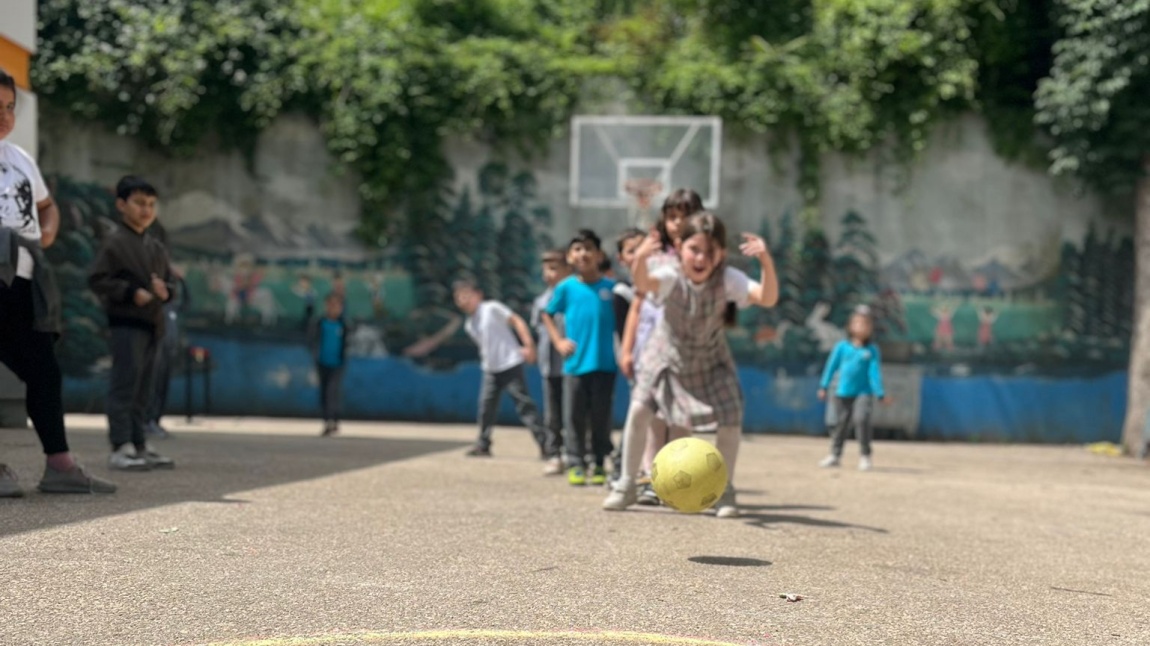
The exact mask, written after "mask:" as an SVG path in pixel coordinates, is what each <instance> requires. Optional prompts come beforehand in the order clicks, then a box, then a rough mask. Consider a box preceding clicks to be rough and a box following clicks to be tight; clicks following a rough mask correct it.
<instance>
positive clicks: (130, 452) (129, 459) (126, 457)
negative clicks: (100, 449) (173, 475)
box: [108, 444, 152, 471]
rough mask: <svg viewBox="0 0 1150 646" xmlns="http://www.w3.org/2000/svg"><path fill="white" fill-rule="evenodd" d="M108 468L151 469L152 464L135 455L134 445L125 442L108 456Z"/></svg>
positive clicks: (123, 469)
mask: <svg viewBox="0 0 1150 646" xmlns="http://www.w3.org/2000/svg"><path fill="white" fill-rule="evenodd" d="M108 468H110V469H117V470H119V471H151V470H152V465H150V464H148V461H147V460H145V459H144V458H142V457H139V456H137V455H136V447H134V446H132V445H131V444H125V445H124V446H121V447H120V448H118V449H116V450H115V451H113V452H112V454H111V455H109V456H108Z"/></svg>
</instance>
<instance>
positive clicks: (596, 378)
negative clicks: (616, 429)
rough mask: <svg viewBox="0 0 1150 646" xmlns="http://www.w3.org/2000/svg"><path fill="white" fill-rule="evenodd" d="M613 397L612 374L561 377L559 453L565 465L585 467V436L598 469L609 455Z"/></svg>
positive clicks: (591, 373) (599, 373) (613, 380)
mask: <svg viewBox="0 0 1150 646" xmlns="http://www.w3.org/2000/svg"><path fill="white" fill-rule="evenodd" d="M614 398H615V373H614V372H589V373H587V374H585V375H566V376H565V377H564V378H563V412H564V415H565V417H566V424H564V430H565V431H566V437H564V439H563V452H564V456H565V460H566V463H567V466H569V467H582V466H587V465H586V464H585V462H586V456H587V436H588V435H590V436H591V455H592V459H593V460H594V462H595V466H597V467H601V466H603V465H604V463H606V461H607V456H608V455H610V454H611V450H612V448H613V447H612V445H611V405H612V402H613V400H614Z"/></svg>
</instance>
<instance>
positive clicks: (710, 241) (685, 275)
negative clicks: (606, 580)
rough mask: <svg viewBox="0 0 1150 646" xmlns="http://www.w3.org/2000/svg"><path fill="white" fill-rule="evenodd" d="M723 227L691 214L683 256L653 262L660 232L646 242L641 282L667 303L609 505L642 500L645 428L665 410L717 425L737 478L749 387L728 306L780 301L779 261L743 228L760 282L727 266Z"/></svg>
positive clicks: (725, 505)
mask: <svg viewBox="0 0 1150 646" xmlns="http://www.w3.org/2000/svg"><path fill="white" fill-rule="evenodd" d="M725 238H726V236H725V230H724V227H723V224H722V222H721V221H720V220H719V219H718V218H716V217H715V216H714V215H711V214H710V213H699V214H696V215H694V216H692V217H691V218H690V219H689V220H688V222H687V225H686V226H685V227H684V233H683V236H682V241H681V243H680V255H681V259H680V262H679V263H677V264H674V265H670V266H663V267H654V268H652V269H650V270H648V269H647V268H648V267H650V266H651V265H649V264H648V262H647V261H648V259H649V256H650V254H651V252H652V251H653V250H654V249H655V248H656V247H657V238H654V237H652V238H650V239H649V242H644V245H643V246H642V247H641V252H640V256H639V258H638V259H637V260H636V267H637V269H640V268H641V269H643V270H642V271H636V284H638V283H639V282H640V281H641V280H642V281H644V282H645V283H647V285H648V286H649V285H650V284H651V283H652V282H654V283H656V284H657V285H658V289H657V290H654V292H655V293H653V294H651V295H650V296H653V297H657V298H658V299H659V301H660V302H661V303H662V304H663V319H662V320H661V321H659V323H658V325H657V327H656V328H655V331H654V332H653V333H652V334H651V337H650V339H648V340H647V343H646V345H645V347H644V348H643V356H642V361H641V365H642V370H640V371H638V375H637V376H636V383H635V385H634V388H633V389H632V391H631V407H630V409H629V410H628V414H627V424H626V427H625V428H624V431H623V434H624V436H623V462H624V464H623V473H622V475H621V477H620V478H619V480H618V482H617V484H616V486H615V488H614V490H613V491H612V493H611V494H610V495H609V496H608V497H607V500H605V501H604V502H603V507H604V508H605V509H608V510H619V509H625V508H627V507H628V506H630V505H631V504H634V503H635V502H636V501H637V493H636V488H635V476H636V474H637V471H638V468H639V462H640V460H641V458H642V450H643V443H644V441H645V439H646V438H645V433H646V429H647V428H648V426H649V425H650V422H651V420H652V419H653V417H654V415H655V411H656V410H658V411H660V412H661V413H662V414H663V416H664V418H665V419H666V420H667V422H668V424H669V425H671V426H672V427H675V428H679V429H687V430H689V431H711V430H713V431H716V433H717V436H716V441H715V444H716V448H717V449H718V450H719V453H720V454H722V456H723V460H724V462H726V463H727V468H728V470H729V472H730V473H731V479H732V481H733V479H734V471H735V460H736V458H737V457H738V448H739V441H740V437H741V434H742V422H743V394H742V389H741V388H740V386H739V379H738V374H737V373H736V371H735V362H734V358H733V357H732V356H731V349H730V346H729V345H728V343H727V337H726V331H725V329H724V328H725V324H724V313H725V311H726V308H727V303H728V302H730V301H734V302H735V303H736V304H738V305H740V306H744V307H745V306H747V305H749V304H752V303H754V304H758V305H764V306H771V305H774V303H775V301H776V300H777V299H778V281H777V278H776V276H775V270H774V262H773V261H772V259H771V257H770V254H769V253H768V252H767V250H766V244H765V243H764V242H763V240H762V238H759V237H758V236H754V235H751V234H743V238H744V242H743V244H742V245H741V246H740V249H741V250H742V251H743V253H745V254H747V255H751V256H754V257H755V258H756V259H757V260H758V261H759V264H760V265H761V267H762V274H761V276H760V282H757V283H756V282H754V281H752V280H750V279H749V278H748V277H747V275H746V274H744V273H743V272H741V271H739V270H737V269H734V268H731V267H729V266H728V265H727V264H726V263H725V262H724V260H723V258H724V255H723V253H724V250H725V248H726V245H725ZM716 513H717V515H718V516H720V517H733V516H737V515H738V507H737V506H736V503H735V490H734V487H733V485H730V484H729V485H728V487H727V490H726V492H724V493H723V496H722V497H721V498H720V499H719V501H718V502H717V503H716Z"/></svg>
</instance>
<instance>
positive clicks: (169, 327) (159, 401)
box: [148, 305, 180, 424]
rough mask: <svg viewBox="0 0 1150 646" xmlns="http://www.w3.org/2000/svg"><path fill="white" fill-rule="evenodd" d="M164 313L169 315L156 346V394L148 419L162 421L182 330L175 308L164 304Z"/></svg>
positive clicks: (153, 397) (178, 351)
mask: <svg viewBox="0 0 1150 646" xmlns="http://www.w3.org/2000/svg"><path fill="white" fill-rule="evenodd" d="M164 314H165V316H166V317H167V321H166V323H167V324H166V325H165V326H164V333H163V336H161V337H160V340H159V346H158V347H157V348H156V367H155V377H154V379H153V380H154V383H155V394H154V395H153V396H152V405H151V407H150V408H149V409H148V421H149V422H155V423H157V424H159V423H160V418H161V417H163V416H164V409H165V408H167V406H168V386H169V385H170V384H171V382H172V366H173V365H174V364H175V363H176V361H177V360H178V359H179V355H180V330H179V327H178V325H179V318H178V316H177V315H176V313H175V310H174V309H171V307H170V306H168V305H165V306H164Z"/></svg>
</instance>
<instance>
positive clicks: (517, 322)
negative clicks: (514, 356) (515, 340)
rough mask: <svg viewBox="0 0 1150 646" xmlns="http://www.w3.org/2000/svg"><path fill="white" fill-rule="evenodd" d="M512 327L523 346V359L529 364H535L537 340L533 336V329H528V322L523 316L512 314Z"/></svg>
mask: <svg viewBox="0 0 1150 646" xmlns="http://www.w3.org/2000/svg"><path fill="white" fill-rule="evenodd" d="M510 323H511V327H513V328H515V334H516V335H517V336H518V337H519V342H520V343H522V344H523V358H524V359H526V360H527V362H528V363H534V362H535V338H534V337H532V336H531V329H530V328H528V327H527V321H524V320H523V317H522V316H519V315H518V314H512V315H511V319H510Z"/></svg>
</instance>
